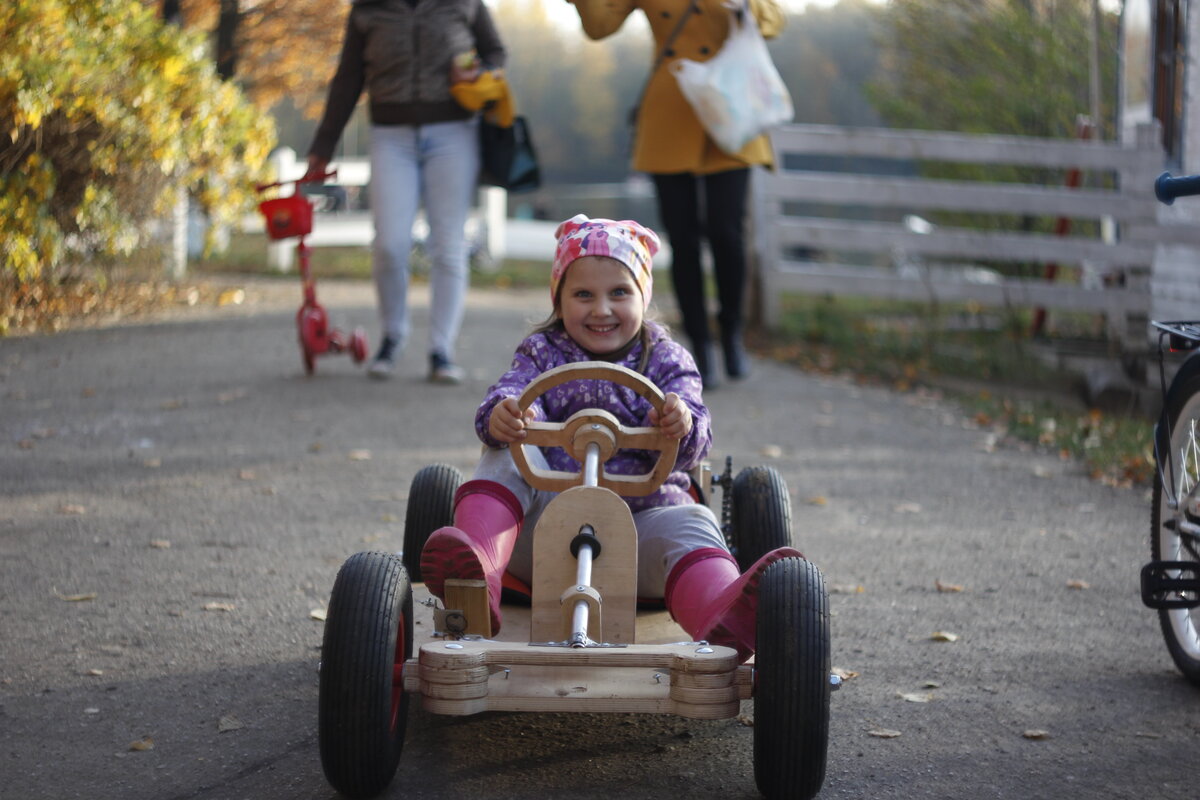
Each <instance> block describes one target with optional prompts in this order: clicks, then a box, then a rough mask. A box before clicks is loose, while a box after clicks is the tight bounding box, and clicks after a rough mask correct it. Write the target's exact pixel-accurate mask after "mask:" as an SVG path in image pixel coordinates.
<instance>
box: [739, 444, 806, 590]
mask: <svg viewBox="0 0 1200 800" xmlns="http://www.w3.org/2000/svg"><path fill="white" fill-rule="evenodd" d="M731 501H732V512H733V513H732V517H731V522H732V535H731V539H732V542H731V543H730V544H731V549H732V550H733V554H734V556H736V557H737V560H738V566H740V567H741V569H742V571H743V572H745V571H746V570H747V569H749V568H750V566H751V565H752V564H754V562H756V561H758V559H760V558H762V557H763V556H764V555H766V554H767V553H769V552H771V551H772V550H775V549H776V548H779V547H794V545H793V544H792V503H791V499H790V498H789V497H788V491H787V484H786V483H785V482H784V480H783V476H782V475H780V474H779V472H778V471H777V470H775V469H773V468H771V467H746V468H745V469H744V470H742V471H741V472H739V473H738V474H737V477H736V478H734V479H733V496H732V498H731Z"/></svg>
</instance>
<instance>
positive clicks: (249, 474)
mask: <svg viewBox="0 0 1200 800" xmlns="http://www.w3.org/2000/svg"><path fill="white" fill-rule="evenodd" d="M257 477H258V476H257V475H255V474H254V470H252V469H243V470H240V471H239V472H238V478H240V479H241V480H244V481H252V480H254V479H255V478H257Z"/></svg>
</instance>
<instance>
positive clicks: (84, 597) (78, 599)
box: [54, 592, 96, 603]
mask: <svg viewBox="0 0 1200 800" xmlns="http://www.w3.org/2000/svg"><path fill="white" fill-rule="evenodd" d="M54 595H55V596H56V597H57V598H58V599H59V600H63V601H65V602H68V603H86V602H87V601H89V600H95V599H96V593H95V592H87V593H86V594H59V593H58V592H55V593H54Z"/></svg>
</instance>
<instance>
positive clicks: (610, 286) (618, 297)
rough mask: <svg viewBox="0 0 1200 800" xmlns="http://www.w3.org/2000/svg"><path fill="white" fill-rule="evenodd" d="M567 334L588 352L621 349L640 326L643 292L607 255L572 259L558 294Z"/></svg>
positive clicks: (604, 352) (629, 275)
mask: <svg viewBox="0 0 1200 800" xmlns="http://www.w3.org/2000/svg"><path fill="white" fill-rule="evenodd" d="M557 311H558V316H559V317H560V318H561V319H562V321H563V327H564V328H565V329H566V331H567V335H568V336H570V337H571V338H572V339H574V340H575V343H576V344H578V345H579V346H580V347H582V348H583V349H584V350H587V351H588V352H591V353H595V354H596V355H606V354H608V353H614V352H616V351H617V350H620V349H621V348H622V347H624V346H625V345H627V344H629V342H630V341H631V340H632V339H633V337H635V336H637V334H638V331H640V330H641V329H642V293H641V290H640V289H638V285H637V283H636V282H635V281H634V280H633V275H632V274H631V273H630V272H629V269H628V268H627V267H626V266H625V265H624V264H622V263H621V262H620V261H617V260H616V259H613V258H609V257H607V256H584V257H582V258H578V259H576V260H575V261H572V262H571V265H570V266H569V267H567V272H566V275H564V276H563V281H562V284H561V285H560V287H559V295H558V309H557Z"/></svg>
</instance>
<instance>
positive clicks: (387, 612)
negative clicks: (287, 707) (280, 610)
mask: <svg viewBox="0 0 1200 800" xmlns="http://www.w3.org/2000/svg"><path fill="white" fill-rule="evenodd" d="M412 610H413V602H412V588H411V585H410V584H409V581H408V574H407V573H406V572H405V571H404V566H403V565H402V564H401V563H400V559H398V558H396V557H395V556H394V555H391V554H390V553H358V554H356V555H353V556H351V557H350V558H348V559H347V560H346V563H345V564H343V565H342V568H341V570H340V571H339V572H338V576H337V580H336V581H335V582H334V585H333V591H332V592H331V593H330V596H329V611H328V615H327V617H326V620H325V638H324V641H323V642H322V645H321V671H320V672H321V674H320V681H319V690H318V691H319V701H318V702H319V708H318V718H317V734H318V740H319V744H320V751H321V767H322V769H324V771H325V778H326V779H327V780H328V781H329V783H330V785H331V786H333V788H335V789H337V790H338V791H339V792H341V793H342V794H344V795H347V796H349V797H372V796H374V795H377V794H379V793H380V792H382V791H383V790H384V789H386V788H387V785H388V784H389V783H391V780H392V777H393V776H394V775H395V774H396V767H398V766H399V765H400V752H401V750H402V749H403V747H404V732H405V728H406V727H407V723H408V699H409V698H408V694H407V693H406V692H405V691H404V686H403V684H402V683H401V680H400V677H399V676H400V669H399V667H400V666H402V665H403V664H404V662H405V661H407V660H408V659H409V658H410V657H411V656H412V651H413V618H412Z"/></svg>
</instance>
